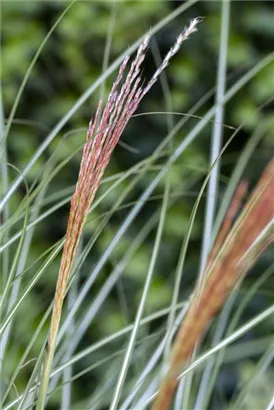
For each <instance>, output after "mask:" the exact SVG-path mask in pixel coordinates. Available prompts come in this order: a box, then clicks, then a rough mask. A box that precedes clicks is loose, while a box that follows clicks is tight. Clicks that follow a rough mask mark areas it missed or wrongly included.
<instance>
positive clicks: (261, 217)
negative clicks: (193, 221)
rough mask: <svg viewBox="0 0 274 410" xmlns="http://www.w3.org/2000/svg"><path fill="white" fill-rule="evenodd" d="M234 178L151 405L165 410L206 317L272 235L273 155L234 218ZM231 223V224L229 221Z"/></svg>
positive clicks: (237, 196)
mask: <svg viewBox="0 0 274 410" xmlns="http://www.w3.org/2000/svg"><path fill="white" fill-rule="evenodd" d="M246 189H247V186H246V184H245V183H242V184H240V186H239V188H238V190H237V191H236V194H235V197H234V200H233V201H232V204H231V207H230V209H229V210H228V213H227V216H226V218H225V221H224V224H223V228H222V229H221V231H220V234H219V236H218V237H217V239H216V241H215V245H214V246H213V249H212V252H211V255H210V256H209V259H208V263H207V267H206V271H205V280H204V283H203V284H202V287H201V284H200V283H198V284H197V287H196V289H195V291H194V295H193V298H192V299H191V302H190V305H189V308H188V311H187V313H186V316H185V318H184V320H183V322H182V324H181V327H180V329H179V331H178V334H177V336H176V339H175V342H174V346H173V349H172V352H171V359H170V363H169V370H168V373H167V375H166V377H165V378H164V380H163V382H162V384H161V386H160V390H159V394H158V396H157V398H156V401H155V403H154V405H153V407H152V410H167V409H168V408H169V405H170V403H171V401H172V396H173V393H174V391H175V389H176V386H177V377H178V375H179V373H180V372H181V371H182V370H183V367H184V366H185V365H186V363H187V361H188V360H189V358H190V357H191V354H192V352H193V351H194V348H195V345H196V344H197V342H199V341H200V339H201V337H202V336H203V334H204V332H205V330H206V327H207V326H208V324H209V322H210V320H211V319H212V318H213V317H214V315H215V314H216V313H217V312H218V310H219V309H220V308H221V307H222V306H223V304H224V302H225V299H226V298H227V296H228V295H229V294H230V292H231V291H232V290H233V288H234V287H235V286H236V284H237V283H238V281H239V280H240V279H241V278H242V277H243V276H244V274H245V273H246V272H247V270H248V269H250V267H251V266H252V265H253V264H254V263H255V261H256V260H257V259H258V258H259V256H260V255H261V254H262V252H263V251H264V250H265V249H266V247H267V246H268V245H269V244H270V243H271V242H273V240H274V195H273V192H274V159H273V160H272V161H271V162H270V163H269V165H268V166H267V168H266V169H265V171H264V173H263V175H262V176H261V178H260V180H259V182H258V184H257V186H256V187H255V189H254V191H253V193H252V194H251V196H250V198H249V200H248V202H247V204H246V205H245V207H244V208H243V210H242V212H241V213H240V215H239V217H238V218H237V220H236V222H235V223H234V225H233V226H232V219H233V218H234V216H235V214H236V212H237V210H238V208H239V204H240V201H241V199H242V198H243V196H244V194H245V192H246ZM231 226H232V227H231Z"/></svg>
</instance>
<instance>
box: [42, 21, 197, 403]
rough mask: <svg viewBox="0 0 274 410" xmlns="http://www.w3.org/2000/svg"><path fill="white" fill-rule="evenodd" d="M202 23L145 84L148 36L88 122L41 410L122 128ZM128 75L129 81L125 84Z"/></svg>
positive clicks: (185, 35) (58, 288) (188, 30)
mask: <svg viewBox="0 0 274 410" xmlns="http://www.w3.org/2000/svg"><path fill="white" fill-rule="evenodd" d="M199 22H200V19H198V18H195V19H194V20H192V21H191V22H190V24H189V26H188V27H186V28H185V29H184V31H183V32H182V33H181V34H180V35H179V36H178V38H177V41H176V42H175V44H174V46H173V47H172V48H171V49H170V51H169V52H168V54H167V55H166V57H165V58H164V60H163V62H162V64H161V65H160V66H159V68H158V69H157V70H156V72H155V74H154V75H153V76H152V78H151V79H150V81H148V82H147V83H146V84H143V85H142V84H141V77H140V72H141V65H142V63H143V60H144V58H145V55H146V51H147V49H148V46H149V41H150V35H148V36H146V37H145V39H144V41H143V43H142V44H141V45H140V47H139V49H138V51H137V54H136V57H135V59H134V60H133V62H132V63H131V65H130V68H129V70H128V74H127V75H126V76H125V70H126V67H127V64H128V60H129V56H127V57H126V58H125V59H124V61H123V63H122V65H121V67H120V70H119V73H118V77H117V79H116V81H115V82H114V84H113V86H112V89H111V92H110V94H109V97H108V100H107V102H106V105H105V108H104V109H103V110H102V102H99V105H98V108H97V111H96V114H95V117H94V118H93V119H92V120H91V122H90V124H89V128H88V131H87V137H86V143H85V146H84V150H83V156H82V161H81V166H80V171H79V176H78V181H77V185H76V189H75V192H74V194H73V196H72V199H71V207H70V214H69V220H68V225H67V231H66V236H65V243H64V248H63V254H62V259H61V265H60V270H59V275H58V280H57V285H56V292H55V297H54V303H53V311H52V317H51V324H50V330H49V336H48V344H47V348H46V352H45V361H44V365H43V374H42V380H41V386H40V391H39V397H38V405H37V408H38V409H40V410H41V409H43V408H44V406H45V400H46V399H45V398H46V393H47V388H48V382H49V377H50V370H51V366H52V361H53V357H54V350H55V344H56V337H57V333H58V328H59V323H60V319H61V313H62V307H63V301H64V298H65V294H66V288H67V283H68V279H69V275H70V272H71V269H72V264H73V260H74V257H75V254H76V250H77V246H78V244H79V240H80V237H81V234H82V232H83V227H84V224H85V221H86V218H87V214H88V212H89V209H90V207H91V204H92V201H93V199H94V196H95V194H96V191H97V189H98V187H99V184H100V181H101V178H102V176H103V173H104V170H105V169H106V166H107V165H108V163H109V161H110V158H111V155H112V152H113V150H114V148H115V146H116V144H117V143H118V141H119V139H120V136H121V134H122V132H123V130H124V129H125V127H126V125H127V123H128V121H129V119H130V118H131V116H132V115H133V114H134V112H135V111H136V109H137V107H138V106H139V104H140V101H141V100H142V98H143V97H144V95H145V94H146V93H147V92H148V91H149V90H150V88H151V87H152V86H153V84H154V83H155V82H156V81H157V79H158V78H159V76H160V74H161V72H162V71H163V70H164V69H165V68H166V67H167V65H168V63H169V61H170V59H171V58H172V57H173V56H174V54H176V53H177V52H178V50H179V48H180V46H181V44H182V43H183V42H184V41H185V40H186V39H187V38H188V37H189V36H190V34H191V33H193V32H195V31H196V30H197V24H198V23H199ZM124 76H125V80H124V82H123V81H122V80H123V78H124Z"/></svg>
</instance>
